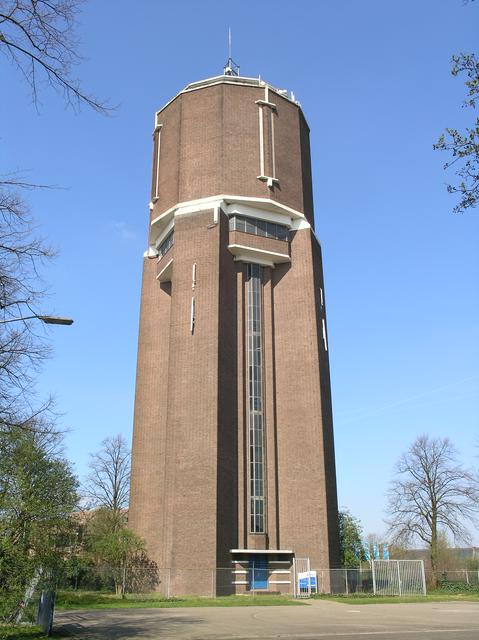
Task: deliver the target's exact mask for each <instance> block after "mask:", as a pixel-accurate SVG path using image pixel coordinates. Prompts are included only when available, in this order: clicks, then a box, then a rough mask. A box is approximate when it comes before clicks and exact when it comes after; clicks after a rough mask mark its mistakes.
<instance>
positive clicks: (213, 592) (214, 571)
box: [211, 569, 216, 598]
mask: <svg viewBox="0 0 479 640" xmlns="http://www.w3.org/2000/svg"><path fill="white" fill-rule="evenodd" d="M215 574H216V570H215V569H212V570H211V597H212V598H216V589H215V578H216V575H215Z"/></svg>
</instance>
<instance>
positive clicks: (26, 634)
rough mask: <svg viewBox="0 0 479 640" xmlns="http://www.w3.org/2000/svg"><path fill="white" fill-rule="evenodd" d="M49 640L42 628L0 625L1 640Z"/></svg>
mask: <svg viewBox="0 0 479 640" xmlns="http://www.w3.org/2000/svg"><path fill="white" fill-rule="evenodd" d="M32 638H34V639H35V640H48V636H46V635H45V634H44V633H43V631H42V630H41V629H40V627H30V626H25V625H3V624H0V640H31V639H32Z"/></svg>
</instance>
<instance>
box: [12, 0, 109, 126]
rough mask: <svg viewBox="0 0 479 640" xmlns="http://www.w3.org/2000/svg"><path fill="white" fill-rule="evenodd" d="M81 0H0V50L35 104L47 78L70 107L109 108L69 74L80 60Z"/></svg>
mask: <svg viewBox="0 0 479 640" xmlns="http://www.w3.org/2000/svg"><path fill="white" fill-rule="evenodd" d="M82 4H83V0H0V52H3V53H4V54H5V55H6V56H7V57H8V58H9V59H10V61H11V62H12V63H13V64H15V65H16V66H17V67H18V69H19V70H20V72H21V74H22V75H23V77H24V79H25V80H26V81H27V83H28V84H29V86H30V89H31V92H32V97H33V100H34V103H35V104H37V93H38V86H39V84H40V83H41V82H42V81H46V83H47V84H49V85H50V86H52V87H54V88H56V89H58V90H60V91H61V92H63V94H64V97H65V100H66V101H67V103H68V104H70V105H72V106H73V107H79V106H80V105H82V104H85V105H88V106H89V107H91V108H92V109H94V110H95V111H100V112H102V113H105V112H107V111H108V110H109V108H108V107H107V106H106V105H105V103H104V102H101V101H100V100H99V99H98V98H96V97H94V96H92V95H89V94H88V93H86V92H85V91H84V90H83V89H82V87H81V84H80V82H79V81H78V80H77V79H76V78H75V77H74V76H72V68H73V67H74V66H75V65H76V64H78V63H79V62H80V60H81V58H80V56H79V54H78V38H77V36H76V32H75V28H76V17H77V14H78V12H79V9H80V6H81V5H82Z"/></svg>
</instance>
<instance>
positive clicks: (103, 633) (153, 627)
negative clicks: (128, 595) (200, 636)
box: [53, 609, 203, 640]
mask: <svg viewBox="0 0 479 640" xmlns="http://www.w3.org/2000/svg"><path fill="white" fill-rule="evenodd" d="M157 612H158V613H157ZM126 613H127V615H125V612H124V611H121V612H119V611H118V610H113V611H105V610H97V611H88V612H86V611H85V612H80V611H79V612H73V611H72V612H64V613H62V614H59V615H58V616H56V620H55V623H54V627H53V630H54V634H53V637H57V638H78V639H79V640H80V639H81V640H107V639H108V640H126V639H130V638H144V639H145V640H147V639H148V638H155V639H160V638H174V637H175V635H181V633H182V632H183V630H184V629H185V627H189V626H190V625H199V624H201V623H202V622H203V620H202V619H201V618H198V617H193V616H191V615H188V614H183V613H179V612H178V613H177V612H175V614H174V615H172V614H171V613H170V612H168V610H165V609H160V610H156V611H155V613H157V615H148V616H145V615H144V611H142V610H141V609H136V610H133V609H129V610H127V612H126ZM151 613H152V611H151V610H150V614H151Z"/></svg>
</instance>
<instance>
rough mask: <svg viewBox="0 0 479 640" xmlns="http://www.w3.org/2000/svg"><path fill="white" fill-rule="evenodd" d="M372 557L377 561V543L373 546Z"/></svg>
mask: <svg viewBox="0 0 479 640" xmlns="http://www.w3.org/2000/svg"><path fill="white" fill-rule="evenodd" d="M373 556H374V559H375V560H379V545H378V543H377V542H375V543H374V544H373Z"/></svg>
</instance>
